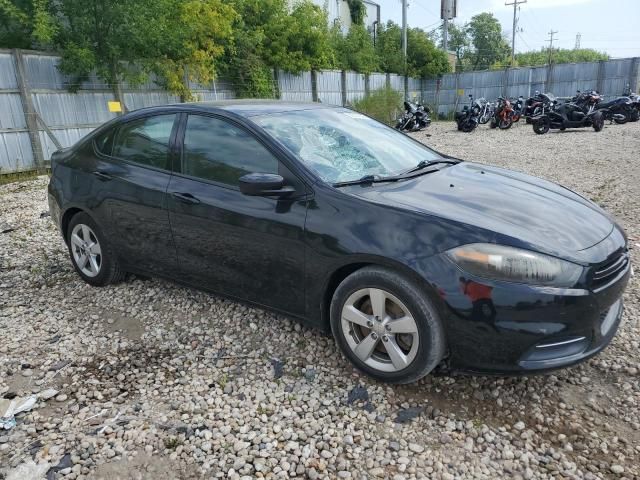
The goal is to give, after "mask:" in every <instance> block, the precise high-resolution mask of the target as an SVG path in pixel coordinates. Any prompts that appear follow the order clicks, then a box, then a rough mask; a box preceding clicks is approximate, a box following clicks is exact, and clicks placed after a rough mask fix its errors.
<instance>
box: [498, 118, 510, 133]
mask: <svg viewBox="0 0 640 480" xmlns="http://www.w3.org/2000/svg"><path fill="white" fill-rule="evenodd" d="M511 125H513V120H511V119H510V118H507V119H506V120H500V123H499V124H498V128H499V129H500V130H509V129H510V128H511Z"/></svg>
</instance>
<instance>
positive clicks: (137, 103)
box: [105, 92, 180, 110]
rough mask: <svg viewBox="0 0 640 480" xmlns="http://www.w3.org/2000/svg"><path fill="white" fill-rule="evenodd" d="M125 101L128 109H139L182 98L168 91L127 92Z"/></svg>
mask: <svg viewBox="0 0 640 480" xmlns="http://www.w3.org/2000/svg"><path fill="white" fill-rule="evenodd" d="M124 102H125V104H126V105H127V109H129V110H138V109H139V108H145V107H155V106H156V105H167V104H169V103H178V102H180V98H179V97H178V96H176V95H171V94H169V93H167V92H127V93H125V94H124ZM105 107H106V102H105Z"/></svg>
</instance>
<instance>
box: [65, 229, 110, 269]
mask: <svg viewBox="0 0 640 480" xmlns="http://www.w3.org/2000/svg"><path fill="white" fill-rule="evenodd" d="M69 241H70V242H71V252H72V253H73V260H74V261H75V262H76V265H77V266H78V268H79V269H80V271H81V272H82V273H83V274H84V275H86V276H87V277H95V276H97V275H98V274H99V273H100V268H101V267H102V249H101V248H100V242H99V241H98V237H97V236H96V234H95V232H94V231H93V230H91V227H89V226H88V225H85V224H83V223H79V224H77V225H76V226H75V227H74V228H73V230H72V231H71V237H70V239H69Z"/></svg>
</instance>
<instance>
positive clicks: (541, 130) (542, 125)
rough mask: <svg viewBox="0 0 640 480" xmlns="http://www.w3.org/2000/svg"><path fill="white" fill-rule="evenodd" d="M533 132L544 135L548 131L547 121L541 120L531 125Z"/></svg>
mask: <svg viewBox="0 0 640 480" xmlns="http://www.w3.org/2000/svg"><path fill="white" fill-rule="evenodd" d="M533 131H534V132H536V133H537V134H538V135H544V134H545V133H547V132H548V131H549V120H547V119H546V118H541V119H539V120H536V121H535V122H534V123H533Z"/></svg>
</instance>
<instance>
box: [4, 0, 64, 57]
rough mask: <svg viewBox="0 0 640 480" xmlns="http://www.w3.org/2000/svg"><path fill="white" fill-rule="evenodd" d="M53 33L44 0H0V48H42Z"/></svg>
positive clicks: (53, 28)
mask: <svg viewBox="0 0 640 480" xmlns="http://www.w3.org/2000/svg"><path fill="white" fill-rule="evenodd" d="M55 32H56V25H55V23H54V22H53V19H52V18H51V16H50V15H49V12H48V9H47V1H46V0H0V47H3V48H34V47H40V46H44V45H46V44H48V43H49V42H50V41H51V39H52V37H53V35H54V34H55Z"/></svg>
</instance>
